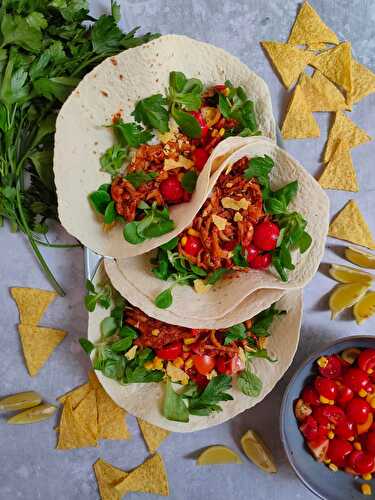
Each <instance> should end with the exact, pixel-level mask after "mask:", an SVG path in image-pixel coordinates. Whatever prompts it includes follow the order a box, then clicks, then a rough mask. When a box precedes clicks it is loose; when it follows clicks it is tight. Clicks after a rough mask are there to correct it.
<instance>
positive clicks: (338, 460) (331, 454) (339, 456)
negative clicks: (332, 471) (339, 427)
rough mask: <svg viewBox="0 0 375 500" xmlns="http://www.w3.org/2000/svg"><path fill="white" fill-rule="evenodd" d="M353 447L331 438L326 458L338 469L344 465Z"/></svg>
mask: <svg viewBox="0 0 375 500" xmlns="http://www.w3.org/2000/svg"><path fill="white" fill-rule="evenodd" d="M352 450H353V446H352V445H351V444H350V443H349V442H348V441H344V439H340V438H333V439H331V441H330V442H329V446H328V450H327V458H328V459H329V460H331V462H332V463H334V464H335V465H337V466H338V467H342V466H343V465H345V460H346V458H347V457H348V456H349V454H350V453H351V452H352Z"/></svg>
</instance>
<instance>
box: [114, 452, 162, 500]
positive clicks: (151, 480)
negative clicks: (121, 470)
mask: <svg viewBox="0 0 375 500" xmlns="http://www.w3.org/2000/svg"><path fill="white" fill-rule="evenodd" d="M116 490H117V491H118V492H119V494H120V495H126V494H127V493H130V492H131V491H135V492H139V493H153V494H154V495H162V496H164V497H167V496H168V495H169V485H168V477H167V471H166V470H165V466H164V462H163V459H162V458H161V456H160V455H159V454H158V453H156V454H155V455H154V456H152V457H151V458H148V459H147V460H146V461H145V462H143V464H142V465H140V466H139V467H137V468H136V469H134V470H132V471H131V472H130V473H129V475H128V476H127V477H126V478H125V479H123V480H122V481H121V482H120V483H119V484H117V485H116Z"/></svg>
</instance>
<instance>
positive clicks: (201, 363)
mask: <svg viewBox="0 0 375 500" xmlns="http://www.w3.org/2000/svg"><path fill="white" fill-rule="evenodd" d="M193 361H194V366H195V368H196V370H197V372H198V373H200V374H201V375H208V374H209V373H210V372H211V371H212V370H213V368H214V366H215V358H213V357H211V356H208V354H203V355H202V356H200V355H199V354H194V355H193Z"/></svg>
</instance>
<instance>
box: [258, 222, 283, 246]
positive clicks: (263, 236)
mask: <svg viewBox="0 0 375 500" xmlns="http://www.w3.org/2000/svg"><path fill="white" fill-rule="evenodd" d="M279 234H280V229H279V226H277V225H276V224H275V223H274V222H272V221H270V220H265V221H263V222H261V223H260V224H258V225H257V226H255V230H254V237H253V243H254V245H255V246H256V247H257V248H259V250H263V251H265V250H267V251H268V250H273V249H274V248H276V245H277V240H278V238H279Z"/></svg>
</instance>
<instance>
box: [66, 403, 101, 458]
mask: <svg viewBox="0 0 375 500" xmlns="http://www.w3.org/2000/svg"><path fill="white" fill-rule="evenodd" d="M91 446H97V441H96V439H95V438H94V437H93V435H92V434H91V432H90V430H89V429H86V428H85V427H83V426H82V425H81V424H80V423H79V422H78V420H77V419H76V418H74V414H73V409H72V405H71V403H70V401H69V398H68V399H67V400H66V402H65V405H64V408H63V411H62V414H61V419H60V425H59V439H58V443H57V446H56V448H57V449H59V450H70V449H73V448H87V447H91Z"/></svg>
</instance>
